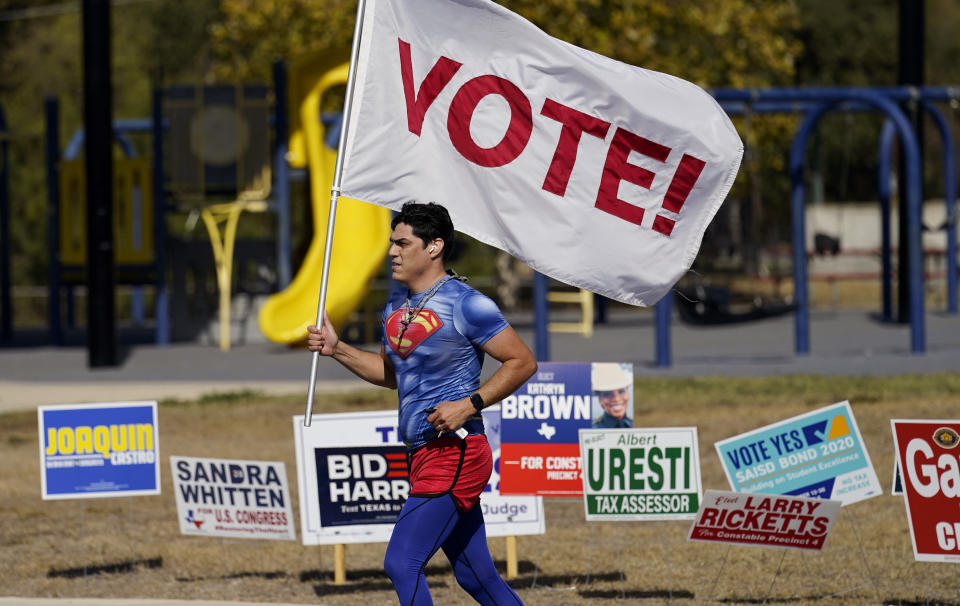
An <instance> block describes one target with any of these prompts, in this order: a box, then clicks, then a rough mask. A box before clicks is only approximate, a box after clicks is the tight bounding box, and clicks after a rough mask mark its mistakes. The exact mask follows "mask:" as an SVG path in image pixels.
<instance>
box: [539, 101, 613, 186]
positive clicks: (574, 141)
mask: <svg viewBox="0 0 960 606" xmlns="http://www.w3.org/2000/svg"><path fill="white" fill-rule="evenodd" d="M540 113H541V114H542V115H544V116H546V117H548V118H550V119H552V120H556V121H557V122H560V123H561V124H563V128H562V129H561V130H560V140H559V141H557V149H556V151H554V152H553V160H552V161H551V162H550V169H549V170H548V171H547V177H546V179H544V180H543V189H545V190H547V191H548V192H550V193H553V194H557V195H558V196H561V197H562V196H563V194H564V193H565V192H566V191H567V183H568V182H569V181H570V173H571V172H572V171H573V165H574V163H575V162H576V161H577V148H578V147H579V146H580V136H581V135H582V134H583V133H587V134H588V135H593V136H594V137H598V138H600V139H603V138H604V137H606V136H607V130H608V129H609V128H610V123H609V122H606V121H604V120H601V119H600V118H594V117H593V116H591V115H588V114H585V113H583V112H581V111H578V110H575V109H573V108H572V107H567V106H566V105H563V104H561V103H557V102H556V101H554V100H553V99H547V100H546V101H544V102H543V109H541V110H540Z"/></svg>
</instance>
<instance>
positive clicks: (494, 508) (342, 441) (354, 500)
mask: <svg viewBox="0 0 960 606" xmlns="http://www.w3.org/2000/svg"><path fill="white" fill-rule="evenodd" d="M483 417H484V425H485V430H486V435H487V440H488V441H489V442H490V445H491V449H492V450H493V461H494V472H493V475H492V476H491V479H490V482H489V484H488V486H487V489H486V490H485V491H484V493H483V494H482V495H481V496H480V505H479V507H481V508H482V511H483V514H484V521H485V524H486V533H487V536H488V537H495V536H511V535H522V534H542V533H543V532H544V516H543V500H542V499H541V498H540V497H501V496H500V495H499V490H498V484H499V473H498V469H499V452H500V448H499V444H500V435H499V428H500V418H499V417H500V414H499V407H497V406H492V407H490V408H487V409H486V410H484V411H483ZM293 431H294V438H295V441H296V449H297V483H298V486H299V495H300V531H301V535H302V539H303V544H304V545H330V544H338V543H377V542H386V541H389V540H390V534H391V533H392V532H393V521H392V520H389V521H388V520H387V519H386V518H387V517H388V514H390V513H393V515H394V519H395V515H396V512H395V511H386V508H384V507H383V504H384V503H386V504H388V506H389V507H390V509H391V510H392V508H393V505H394V502H395V501H396V499H395V498H394V497H395V496H400V495H399V493H397V494H394V493H395V490H398V488H397V486H395V485H394V481H395V480H397V479H399V476H398V477H397V478H393V477H390V476H389V475H387V474H389V473H390V469H392V463H391V460H392V459H391V457H388V456H387V455H386V454H384V455H382V456H383V458H384V462H385V464H384V465H381V464H380V462H379V459H376V457H377V456H379V455H377V453H375V452H372V450H373V449H374V448H376V447H387V446H395V447H402V442H401V441H400V438H399V432H398V431H397V411H396V410H385V411H370V412H355V413H335V414H323V415H314V416H313V423H312V424H311V425H310V427H304V426H303V416H302V415H298V416H295V417H294V418H293ZM348 448H358V449H359V448H365V449H366V450H368V451H370V452H366V453H365V454H366V455H367V457H366V459H364V458H363V456H362V455H358V457H357V465H353V463H352V459H351V458H350V457H349V454H348V453H347V449H348ZM344 454H348V459H349V460H351V469H355V471H351V474H349V475H350V477H349V478H347V477H345V474H344V473H339V472H337V473H336V474H335V475H336V478H334V480H335V481H336V482H337V485H336V486H333V487H330V486H324V487H321V486H320V485H319V483H318V478H321V477H322V478H324V479H325V480H326V481H330V478H329V475H330V474H329V470H324V469H320V468H319V467H320V466H321V465H322V464H324V462H325V461H326V460H327V459H326V457H330V456H334V457H343V455H344ZM318 457H320V459H318ZM375 459H376V460H375ZM365 463H366V466H365ZM338 469H339V468H338ZM380 469H382V471H383V474H382V475H383V477H382V479H379V480H374V479H373V476H374V475H376V474H377V473H378V470H380ZM403 475H404V477H405V473H404V474H403ZM341 476H344V477H341ZM361 476H362V477H361ZM375 481H380V482H387V483H388V484H389V485H388V486H386V485H385V486H386V488H384V486H380V485H377V486H374V484H373V482H375ZM345 482H349V486H347V485H346V484H345ZM378 487H379V488H378ZM321 488H322V490H321ZM381 489H383V490H381ZM334 496H336V498H337V503H332V500H333V498H334ZM354 507H356V509H353V508H354ZM323 511H327V516H326V517H324V515H323V513H322V512H323ZM364 517H366V520H369V523H363V522H364ZM351 518H353V519H351ZM377 518H379V520H378V519H377ZM358 521H359V522H360V523H357V522H358Z"/></svg>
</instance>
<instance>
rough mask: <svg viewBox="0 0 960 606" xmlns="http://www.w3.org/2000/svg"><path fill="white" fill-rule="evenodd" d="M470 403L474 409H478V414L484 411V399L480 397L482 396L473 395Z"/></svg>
mask: <svg viewBox="0 0 960 606" xmlns="http://www.w3.org/2000/svg"><path fill="white" fill-rule="evenodd" d="M470 403H471V404H473V407H474V408H476V409H477V412H480V411H481V410H483V398H481V397H480V394H478V393H474V394H471V395H470Z"/></svg>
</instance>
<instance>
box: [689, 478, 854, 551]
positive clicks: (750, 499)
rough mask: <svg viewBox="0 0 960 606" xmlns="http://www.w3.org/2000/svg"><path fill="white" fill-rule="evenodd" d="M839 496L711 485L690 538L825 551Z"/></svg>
mask: <svg viewBox="0 0 960 606" xmlns="http://www.w3.org/2000/svg"><path fill="white" fill-rule="evenodd" d="M840 507H841V503H840V501H832V500H828V499H810V498H806V497H791V496H776V495H764V494H744V493H738V492H725V491H722V490H708V491H707V494H705V495H704V497H703V505H701V507H700V511H698V512H697V517H696V519H695V520H694V521H693V524H692V525H691V526H690V533H689V534H688V535H687V540H689V541H705V542H710V543H730V544H733V545H752V546H755V547H772V548H776V549H782V548H787V549H801V550H807V551H820V550H821V549H823V544H824V543H825V542H826V540H827V535H828V534H829V533H830V529H831V528H832V527H833V523H834V521H835V520H836V519H837V514H838V513H839V512H840Z"/></svg>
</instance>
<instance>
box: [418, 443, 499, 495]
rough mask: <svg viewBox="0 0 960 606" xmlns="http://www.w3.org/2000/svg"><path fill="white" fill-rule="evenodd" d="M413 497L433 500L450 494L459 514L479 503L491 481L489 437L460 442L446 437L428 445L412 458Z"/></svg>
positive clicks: (491, 462)
mask: <svg viewBox="0 0 960 606" xmlns="http://www.w3.org/2000/svg"><path fill="white" fill-rule="evenodd" d="M409 460H410V496H415V497H432V496H440V495H442V494H446V493H448V492H449V493H450V495H451V496H452V497H453V500H454V502H455V503H456V504H457V508H458V509H459V510H460V511H469V510H470V509H471V508H472V507H473V506H474V505H476V504H477V503H479V502H480V493H482V492H483V489H484V488H485V487H486V486H487V482H489V481H490V474H491V473H492V472H493V457H492V455H491V454H490V445H489V444H488V443H487V436H485V435H483V434H476V435H471V436H467V438H466V439H465V440H461V439H460V438H458V437H457V436H445V437H442V438H437V439H436V440H433V441H432V442H427V443H426V444H424V445H423V446H421V447H420V448H418V449H416V450H414V451H413V453H412V454H411V455H410V458H409Z"/></svg>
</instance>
